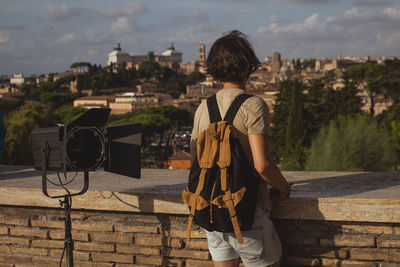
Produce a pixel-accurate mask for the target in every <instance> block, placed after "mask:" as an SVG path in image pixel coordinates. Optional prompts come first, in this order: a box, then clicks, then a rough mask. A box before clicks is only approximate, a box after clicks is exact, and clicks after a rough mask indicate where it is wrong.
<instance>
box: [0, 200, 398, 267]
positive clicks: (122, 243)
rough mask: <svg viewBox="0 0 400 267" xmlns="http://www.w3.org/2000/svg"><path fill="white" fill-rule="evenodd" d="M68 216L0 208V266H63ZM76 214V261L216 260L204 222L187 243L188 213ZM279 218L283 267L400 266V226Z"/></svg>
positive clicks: (191, 263) (134, 263)
mask: <svg viewBox="0 0 400 267" xmlns="http://www.w3.org/2000/svg"><path fill="white" fill-rule="evenodd" d="M63 216H64V212H63V210H61V209H45V208H26V207H24V208H22V207H13V206H0V266H10V267H16V266H21V265H23V266H58V264H59V259H60V255H61V253H62V249H63V247H64V241H63V239H64V222H63V221H60V220H59V219H58V218H62V217H63ZM71 217H72V238H73V240H74V246H75V249H74V259H75V266H84V267H86V266H110V267H111V266H112V267H122V266H176V267H179V266H212V263H211V261H210V256H209V253H208V251H207V242H206V240H205V235H204V233H203V232H202V231H201V230H200V229H199V228H197V227H196V226H193V230H192V235H191V236H192V241H191V242H190V243H186V239H185V237H186V230H185V228H186V224H187V217H186V216H184V215H167V214H143V213H125V212H124V213H122V212H99V211H76V210H73V211H72V214H71ZM275 223H276V226H277V229H278V232H279V235H280V236H281V239H282V243H283V249H284V259H283V266H293V265H305V266H310V265H313V266H375V267H391V266H400V224H384V223H379V224H376V223H374V224H368V223H350V222H328V221H304V220H276V221H275ZM64 262H65V260H64ZM65 266H66V265H65Z"/></svg>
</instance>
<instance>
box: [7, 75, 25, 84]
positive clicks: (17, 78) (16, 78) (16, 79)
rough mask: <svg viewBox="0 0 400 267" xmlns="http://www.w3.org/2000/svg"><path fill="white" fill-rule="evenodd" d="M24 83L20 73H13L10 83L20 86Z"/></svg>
mask: <svg viewBox="0 0 400 267" xmlns="http://www.w3.org/2000/svg"><path fill="white" fill-rule="evenodd" d="M24 83H25V78H24V75H23V74H22V73H18V74H17V73H14V75H13V76H12V77H11V78H10V84H12V85H16V86H21V85H23V84H24Z"/></svg>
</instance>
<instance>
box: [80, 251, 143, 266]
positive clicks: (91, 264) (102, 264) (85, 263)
mask: <svg viewBox="0 0 400 267" xmlns="http://www.w3.org/2000/svg"><path fill="white" fill-rule="evenodd" d="M74 255H75V254H74ZM74 266H77V267H99V266H101V267H114V263H106V262H102V263H101V265H99V264H98V263H94V262H82V261H77V262H75V265H74ZM117 266H118V265H117ZM126 266H135V265H131V264H129V265H126Z"/></svg>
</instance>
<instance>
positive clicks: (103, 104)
mask: <svg viewBox="0 0 400 267" xmlns="http://www.w3.org/2000/svg"><path fill="white" fill-rule="evenodd" d="M114 100H115V96H108V95H100V96H84V97H80V98H78V99H75V100H74V107H83V108H87V109H90V108H108V107H109V104H110V103H111V102H113V101H114Z"/></svg>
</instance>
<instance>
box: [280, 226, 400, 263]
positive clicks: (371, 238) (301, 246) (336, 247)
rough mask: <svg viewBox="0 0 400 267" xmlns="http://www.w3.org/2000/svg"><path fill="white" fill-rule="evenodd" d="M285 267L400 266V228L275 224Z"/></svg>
mask: <svg viewBox="0 0 400 267" xmlns="http://www.w3.org/2000/svg"><path fill="white" fill-rule="evenodd" d="M275 225H276V227H277V230H278V233H279V236H280V237H281V240H282V243H283V255H284V257H283V263H284V264H287V265H288V266H293V265H294V266H298V265H305V266H366V267H369V266H371V267H384V266H388V267H389V266H393V267H394V266H400V224H391V223H360V222H348V221H347V222H343V221H312V220H275Z"/></svg>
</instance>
